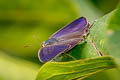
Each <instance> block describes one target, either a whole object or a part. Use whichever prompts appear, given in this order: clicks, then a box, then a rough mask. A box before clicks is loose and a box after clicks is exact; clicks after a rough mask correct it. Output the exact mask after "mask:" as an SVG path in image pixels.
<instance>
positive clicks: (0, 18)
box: [0, 0, 119, 80]
mask: <svg viewBox="0 0 120 80" xmlns="http://www.w3.org/2000/svg"><path fill="white" fill-rule="evenodd" d="M118 3H119V0H0V80H34V79H35V76H36V74H37V71H38V70H39V68H40V66H41V65H42V64H41V63H40V62H39V59H38V57H37V52H38V50H39V48H40V45H41V43H42V41H45V40H47V39H48V37H49V36H50V35H51V34H53V33H54V32H55V31H56V30H58V29H59V28H61V27H63V26H64V25H65V24H68V23H69V22H71V21H73V20H75V19H76V18H78V17H80V16H85V17H86V18H87V19H88V21H89V22H90V23H92V22H93V21H94V20H96V19H99V18H100V17H102V16H103V15H105V14H107V13H109V12H111V11H112V10H114V9H115V8H116V6H117V5H118Z"/></svg>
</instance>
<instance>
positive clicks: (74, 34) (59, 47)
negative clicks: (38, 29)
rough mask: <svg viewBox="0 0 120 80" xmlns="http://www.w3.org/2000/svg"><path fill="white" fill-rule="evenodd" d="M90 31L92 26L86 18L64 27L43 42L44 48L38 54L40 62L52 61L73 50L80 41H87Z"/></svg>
mask: <svg viewBox="0 0 120 80" xmlns="http://www.w3.org/2000/svg"><path fill="white" fill-rule="evenodd" d="M89 29H90V25H89V23H88V22H87V21H86V18H85V17H80V18H79V19H77V20H75V21H73V22H72V23H70V24H68V25H67V26H65V27H63V28H62V29H60V30H59V31H57V32H56V33H54V34H53V35H52V36H51V37H50V38H49V39H48V40H47V41H45V42H43V44H42V46H43V47H42V48H41V49H40V50H39V52H38V57H39V59H40V61H41V62H47V61H50V60H52V59H53V58H55V57H56V56H58V55H60V54H61V53H64V52H67V51H69V50H71V49H72V48H73V47H75V46H76V45H77V44H78V43H79V42H80V41H82V40H85V38H86V36H87V35H88V34H89Z"/></svg>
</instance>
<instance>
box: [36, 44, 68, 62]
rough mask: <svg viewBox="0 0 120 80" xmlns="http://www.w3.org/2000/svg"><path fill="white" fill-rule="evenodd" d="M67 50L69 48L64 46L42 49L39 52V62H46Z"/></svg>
mask: <svg viewBox="0 0 120 80" xmlns="http://www.w3.org/2000/svg"><path fill="white" fill-rule="evenodd" d="M68 48H69V46H68V45H65V44H61V45H52V46H47V47H43V48H41V49H40V50H39V52H38V57H39V59H40V61H41V62H47V61H49V60H52V59H53V58H54V57H55V56H57V55H59V54H60V53H63V52H65V51H66V50H67V49H68Z"/></svg>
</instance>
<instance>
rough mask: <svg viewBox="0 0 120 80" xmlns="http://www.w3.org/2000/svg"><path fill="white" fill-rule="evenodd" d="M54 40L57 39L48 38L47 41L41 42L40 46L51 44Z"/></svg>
mask: <svg viewBox="0 0 120 80" xmlns="http://www.w3.org/2000/svg"><path fill="white" fill-rule="evenodd" d="M56 42H58V40H57V39H55V38H51V39H48V40H47V41H45V42H43V43H42V46H43V47H45V46H47V45H51V44H54V43H56Z"/></svg>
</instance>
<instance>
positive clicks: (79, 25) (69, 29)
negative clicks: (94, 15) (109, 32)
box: [50, 17, 87, 38]
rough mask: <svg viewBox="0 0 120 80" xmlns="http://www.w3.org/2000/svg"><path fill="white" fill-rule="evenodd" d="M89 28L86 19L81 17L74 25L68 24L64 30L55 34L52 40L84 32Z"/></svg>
mask: <svg viewBox="0 0 120 80" xmlns="http://www.w3.org/2000/svg"><path fill="white" fill-rule="evenodd" d="M86 26H87V21H86V18H84V17H80V18H79V19H77V20H75V21H73V22H72V23H70V24H68V25H67V26H66V27H64V28H62V29H61V30H59V31H58V32H56V33H55V34H53V35H52V36H51V37H50V38H57V37H60V36H62V35H66V34H69V33H73V32H76V31H80V32H81V31H82V30H83V29H84V28H85V27H86Z"/></svg>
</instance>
